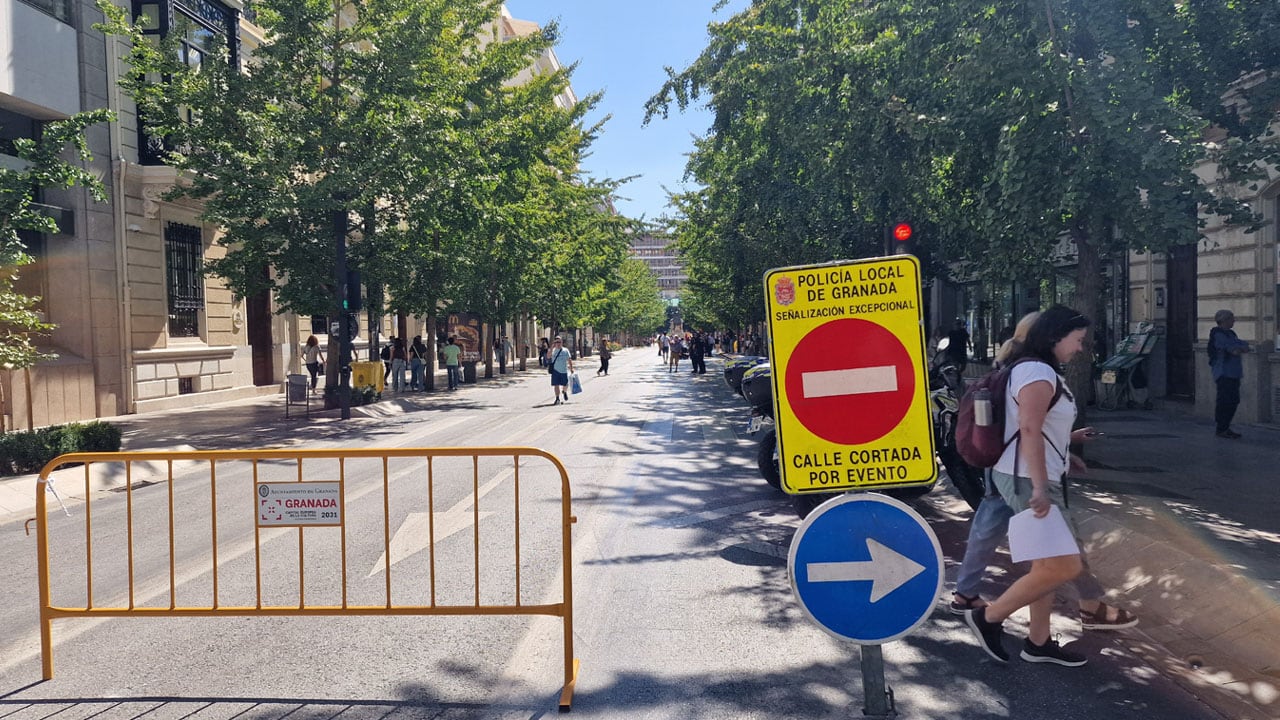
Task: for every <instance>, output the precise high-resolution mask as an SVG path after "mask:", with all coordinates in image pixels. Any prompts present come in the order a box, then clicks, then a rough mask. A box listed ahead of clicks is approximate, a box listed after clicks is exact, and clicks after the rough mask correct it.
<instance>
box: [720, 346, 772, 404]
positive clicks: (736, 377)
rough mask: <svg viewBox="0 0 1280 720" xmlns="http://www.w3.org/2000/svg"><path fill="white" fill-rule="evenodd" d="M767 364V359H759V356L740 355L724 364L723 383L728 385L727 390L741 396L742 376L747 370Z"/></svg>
mask: <svg viewBox="0 0 1280 720" xmlns="http://www.w3.org/2000/svg"><path fill="white" fill-rule="evenodd" d="M767 362H769V358H767V357H760V356H759V355H742V356H739V357H736V358H733V359H732V360H730V361H728V362H726V363H725V364H724V381H725V382H726V383H728V384H729V388H730V389H731V390H733V391H734V392H736V393H738V394H739V395H741V394H742V375H743V373H745V372H746V371H747V370H750V369H751V368H753V367H755V366H756V365H761V364H763V363H767Z"/></svg>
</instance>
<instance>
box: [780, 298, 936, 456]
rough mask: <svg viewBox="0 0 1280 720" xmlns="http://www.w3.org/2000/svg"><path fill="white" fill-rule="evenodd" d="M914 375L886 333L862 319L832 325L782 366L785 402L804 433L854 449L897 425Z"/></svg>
mask: <svg viewBox="0 0 1280 720" xmlns="http://www.w3.org/2000/svg"><path fill="white" fill-rule="evenodd" d="M916 373H917V370H916V369H915V367H914V365H913V363H912V361H911V355H910V354H909V353H908V352H907V349H906V348H905V347H904V346H903V345H902V342H901V341H900V340H898V338H897V337H896V336H895V335H894V334H893V333H892V332H890V331H888V330H886V329H885V328H884V327H881V326H880V325H877V324H875V323H873V322H869V321H867V320H860V319H856V318H845V319H841V320H834V321H830V322H827V323H824V324H822V325H819V326H817V327H816V328H814V329H813V330H812V331H810V332H809V333H808V334H807V335H805V336H804V337H803V338H802V339H801V340H800V342H799V343H798V344H797V345H796V348H795V350H794V351H793V352H792V354H791V359H790V362H789V363H788V364H787V370H786V384H787V398H788V399H789V401H790V404H791V408H792V411H793V412H794V413H795V417H796V419H797V420H799V421H800V423H801V424H802V425H804V426H805V428H807V429H808V430H809V432H811V433H813V434H814V435H817V436H818V437H820V438H822V439H824V440H827V441H828V442H833V443H838V444H841V445H859V444H863V443H869V442H873V441H875V440H878V439H879V438H882V437H884V436H885V435H886V434H887V433H889V432H890V431H892V430H893V429H894V428H896V427H897V426H898V423H900V422H902V419H903V418H904V417H905V416H906V414H907V411H908V410H909V409H910V408H911V402H912V398H913V397H914V396H915V391H916Z"/></svg>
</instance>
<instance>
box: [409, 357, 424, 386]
mask: <svg viewBox="0 0 1280 720" xmlns="http://www.w3.org/2000/svg"><path fill="white" fill-rule="evenodd" d="M423 367H425V366H424V365H423V363H422V358H410V359H409V389H410V390H426V389H427V386H426V383H425V382H423V378H422V369H423Z"/></svg>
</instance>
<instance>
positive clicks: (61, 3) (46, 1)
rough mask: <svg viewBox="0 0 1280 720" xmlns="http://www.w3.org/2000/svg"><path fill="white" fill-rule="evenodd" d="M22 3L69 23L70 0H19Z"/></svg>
mask: <svg viewBox="0 0 1280 720" xmlns="http://www.w3.org/2000/svg"><path fill="white" fill-rule="evenodd" d="M21 2H22V4H23V5H30V6H31V7H33V8H35V9H37V10H39V11H40V12H42V13H44V14H46V15H49V16H52V17H53V18H54V19H56V20H61V21H62V22H64V23H66V24H68V25H71V24H72V22H71V0H21Z"/></svg>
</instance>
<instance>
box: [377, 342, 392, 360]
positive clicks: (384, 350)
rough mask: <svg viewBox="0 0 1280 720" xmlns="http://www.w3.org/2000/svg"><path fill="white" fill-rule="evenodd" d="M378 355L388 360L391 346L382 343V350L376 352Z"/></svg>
mask: <svg viewBox="0 0 1280 720" xmlns="http://www.w3.org/2000/svg"><path fill="white" fill-rule="evenodd" d="M378 357H381V358H382V359H383V360H390V359H391V346H390V345H383V346H382V352H380V353H378Z"/></svg>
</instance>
